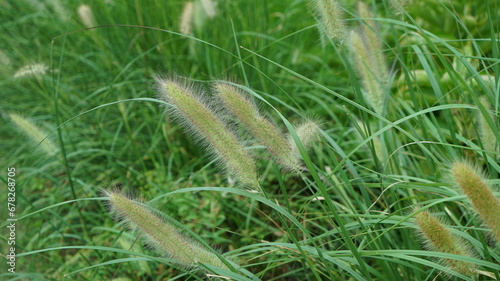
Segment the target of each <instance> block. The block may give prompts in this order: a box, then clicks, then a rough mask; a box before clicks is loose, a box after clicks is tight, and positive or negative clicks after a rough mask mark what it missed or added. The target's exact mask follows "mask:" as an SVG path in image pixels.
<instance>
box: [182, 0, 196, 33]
mask: <svg viewBox="0 0 500 281" xmlns="http://www.w3.org/2000/svg"><path fill="white" fill-rule="evenodd" d="M193 17H194V3H193V1H188V2H186V3H185V4H184V8H183V9H182V14H181V19H180V23H179V32H180V33H182V34H185V35H193V21H194V18H193Z"/></svg>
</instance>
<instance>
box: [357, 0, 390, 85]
mask: <svg viewBox="0 0 500 281" xmlns="http://www.w3.org/2000/svg"><path fill="white" fill-rule="evenodd" d="M358 16H359V17H360V18H361V19H362V20H363V22H362V23H361V25H360V31H361V33H362V34H363V39H364V40H365V41H366V42H365V45H366V46H368V47H369V50H370V51H369V55H370V56H369V60H370V63H369V66H370V69H371V72H372V74H373V75H374V76H375V78H376V80H377V82H378V84H379V85H380V87H381V88H382V91H385V90H386V89H387V83H388V81H389V69H388V67H387V61H386V59H385V55H384V45H383V43H382V40H381V39H380V37H379V36H380V32H379V29H378V27H377V23H376V22H375V21H374V20H370V19H369V18H374V17H375V15H374V14H373V13H372V12H371V10H370V8H369V7H368V5H367V4H366V3H365V2H361V1H360V2H358Z"/></svg>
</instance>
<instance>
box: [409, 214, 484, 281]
mask: <svg viewBox="0 0 500 281" xmlns="http://www.w3.org/2000/svg"><path fill="white" fill-rule="evenodd" d="M415 219H416V223H417V225H418V228H419V229H420V231H421V233H422V238H423V239H422V240H423V241H424V243H425V245H426V247H427V248H429V249H435V250H437V251H440V252H443V253H447V254H454V255H460V256H470V250H468V249H467V248H466V247H465V246H464V245H465V244H464V243H463V242H462V241H461V240H459V239H458V238H457V237H455V236H453V235H452V233H451V232H450V230H449V229H447V228H446V227H445V226H444V225H443V224H441V222H439V220H438V219H437V218H435V217H434V216H432V215H431V214H429V213H428V212H427V211H421V212H420V213H418V214H417V215H416V216H415ZM442 261H443V263H444V264H445V265H446V266H448V267H449V268H450V269H452V270H454V271H457V272H459V273H461V274H464V275H467V276H474V275H475V274H476V265H475V264H473V263H469V262H465V261H461V260H455V259H447V258H446V259H443V260H442Z"/></svg>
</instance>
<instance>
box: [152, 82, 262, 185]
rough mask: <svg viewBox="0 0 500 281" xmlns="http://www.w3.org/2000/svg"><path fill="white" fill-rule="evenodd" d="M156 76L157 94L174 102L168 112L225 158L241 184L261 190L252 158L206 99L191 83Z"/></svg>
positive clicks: (229, 168) (165, 99) (230, 171)
mask: <svg viewBox="0 0 500 281" xmlns="http://www.w3.org/2000/svg"><path fill="white" fill-rule="evenodd" d="M155 80H156V89H157V90H158V92H159V95H158V98H159V99H161V100H164V101H166V102H168V103H171V104H172V105H174V106H175V108H171V109H170V112H171V113H173V114H174V115H175V116H176V117H177V119H178V120H179V121H181V124H182V125H183V126H184V127H185V128H186V129H187V130H188V131H190V132H192V133H194V135H196V136H198V137H199V138H200V139H203V140H204V141H205V143H206V145H207V146H208V147H209V148H211V149H212V150H213V151H214V152H215V154H216V155H217V156H219V157H220V159H221V160H222V162H224V164H225V166H226V168H227V170H228V172H229V173H230V174H232V175H234V176H235V178H237V179H238V180H239V181H240V182H241V183H243V184H244V185H246V186H248V187H250V188H253V189H255V190H260V185H259V182H258V179H257V168H256V166H255V162H254V160H253V158H252V157H251V155H250V154H249V153H248V152H247V150H245V147H244V146H243V145H242V144H241V143H240V142H239V141H238V139H237V138H236V136H235V135H234V134H233V133H232V132H231V131H229V130H228V128H227V127H226V125H225V124H224V123H223V122H222V121H221V120H220V118H218V117H217V116H216V114H215V113H214V112H213V110H211V109H210V108H209V107H208V105H207V103H206V102H204V101H203V100H202V99H201V98H200V97H199V96H198V95H195V94H194V93H193V92H194V91H193V89H192V87H190V86H186V85H183V84H182V83H179V82H177V81H175V80H174V79H165V78H161V77H158V76H157V77H155Z"/></svg>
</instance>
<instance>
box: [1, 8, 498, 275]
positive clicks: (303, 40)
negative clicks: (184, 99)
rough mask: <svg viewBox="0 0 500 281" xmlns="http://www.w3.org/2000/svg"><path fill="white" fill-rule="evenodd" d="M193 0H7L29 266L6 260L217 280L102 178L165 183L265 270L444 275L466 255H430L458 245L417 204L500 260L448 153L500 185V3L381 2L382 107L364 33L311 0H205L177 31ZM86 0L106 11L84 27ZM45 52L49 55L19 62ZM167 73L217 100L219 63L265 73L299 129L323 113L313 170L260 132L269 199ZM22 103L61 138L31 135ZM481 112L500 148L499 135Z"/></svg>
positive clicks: (206, 230)
mask: <svg viewBox="0 0 500 281" xmlns="http://www.w3.org/2000/svg"><path fill="white" fill-rule="evenodd" d="M184 3H185V1H152V0H151V1H139V0H136V1H132V0H128V1H116V0H115V1H112V0H110V1H89V2H82V1H62V0H52V1H49V0H46V1H42V0H41V1H35V0H19V1H8V0H1V1H0V19H1V20H0V25H1V28H2V32H1V33H0V42H1V44H0V45H1V47H0V51H1V52H0V60H1V63H0V77H1V78H0V79H1V80H0V100H1V102H0V113H1V114H2V119H1V121H2V125H1V126H0V136H1V137H0V138H1V146H0V149H1V155H2V156H1V162H0V163H1V171H3V172H1V173H0V178H1V179H2V181H3V183H2V194H1V196H0V199H1V200H2V201H1V202H6V199H5V197H6V191H5V189H4V188H3V186H5V185H4V183H5V181H6V176H7V172H6V170H7V167H10V166H13V167H16V168H17V170H18V175H17V177H16V179H17V202H16V204H17V217H18V218H19V221H18V223H17V237H16V239H17V241H16V243H17V244H16V246H17V254H18V255H21V256H19V257H18V259H17V272H18V274H16V275H8V274H6V269H5V270H4V267H5V266H6V264H5V263H4V262H2V263H1V266H0V268H1V269H2V271H1V272H0V278H4V280H9V278H10V279H11V280H63V279H64V276H65V275H66V274H71V275H69V276H67V277H66V279H67V280H113V279H116V280H169V278H174V279H173V280H196V279H200V278H202V277H200V276H201V275H197V274H196V273H195V272H190V271H188V272H187V273H186V272H185V271H182V270H178V268H177V267H176V266H175V265H173V264H171V263H170V262H169V261H168V260H162V259H160V260H158V259H157V257H158V256H159V255H158V254H157V253H155V252H153V251H149V250H148V249H147V247H144V246H143V243H142V241H141V240H137V239H136V238H137V236H136V235H135V234H132V233H129V232H128V231H124V229H125V228H124V227H123V226H122V225H119V224H118V223H117V222H116V221H114V220H113V219H112V218H111V217H110V216H109V215H108V212H107V209H106V206H105V203H104V202H103V201H102V200H101V199H100V198H101V196H102V194H101V193H100V190H101V189H102V188H118V189H121V190H124V191H126V192H130V193H131V194H133V195H134V196H137V197H141V198H144V200H145V201H149V200H152V203H151V204H152V206H154V207H156V208H158V209H159V210H161V211H162V212H163V213H165V214H167V215H168V216H170V217H172V218H174V219H175V220H177V221H178V222H180V223H181V224H182V225H184V226H185V227H186V228H187V229H189V230H191V231H192V232H193V233H195V234H196V235H198V236H199V237H198V239H204V240H205V241H206V242H207V243H208V244H210V245H214V247H215V248H217V249H220V250H221V252H230V254H232V255H233V256H238V258H237V259H236V260H237V262H238V263H239V264H240V265H242V266H244V267H245V268H246V269H247V270H248V271H249V272H251V273H253V274H254V275H255V276H256V277H258V278H260V279H262V280H355V279H356V280H447V279H448V278H450V277H449V276H450V275H449V274H451V275H453V274H454V273H453V272H448V275H447V274H443V273H440V271H441V270H443V269H444V270H446V267H443V265H442V264H441V263H439V261H438V259H435V258H429V257H430V256H439V255H441V257H442V258H446V257H449V255H447V254H439V253H435V252H433V253H429V252H428V251H425V250H423V249H422V247H421V243H419V241H418V238H417V236H418V235H417V233H416V231H415V223H414V220H413V219H412V213H413V212H414V211H415V210H416V209H415V208H416V207H424V208H427V207H430V210H431V211H432V212H433V213H435V214H436V215H437V216H438V217H440V218H441V219H443V221H445V222H446V223H447V224H449V225H450V226H451V227H452V229H453V230H452V232H453V233H454V234H456V235H458V236H460V237H461V238H462V239H463V240H464V241H465V242H466V243H468V244H470V245H471V248H472V251H473V252H474V258H468V257H462V258H461V259H464V260H467V261H471V262H473V263H476V264H478V266H479V270H481V271H482V272H483V274H481V275H479V276H480V277H479V279H480V280H491V278H493V277H495V276H496V278H497V279H499V278H500V276H499V270H500V269H499V266H498V263H499V261H500V259H499V255H498V248H496V250H495V247H494V242H493V241H491V239H490V238H489V236H488V230H487V228H485V227H484V225H483V224H482V223H481V221H480V220H479V219H478V217H477V216H475V215H474V214H473V212H472V210H471V208H470V207H469V205H468V202H467V200H466V198H465V196H463V195H461V193H460V192H459V191H458V189H457V188H456V187H455V185H454V183H453V181H452V180H451V178H450V176H449V171H448V169H449V165H450V164H451V163H452V162H453V161H456V160H462V159H466V160H467V161H470V162H472V163H474V164H475V165H476V166H478V167H479V169H480V170H482V171H484V173H485V178H486V180H487V182H488V183H489V184H491V186H492V187H493V188H496V187H498V184H499V183H500V180H499V179H498V175H499V172H500V166H499V165H498V159H499V152H498V144H499V143H500V135H499V130H498V128H499V118H498V112H499V111H498V110H499V108H500V83H499V78H500V65H499V62H500V51H499V44H498V40H499V32H500V21H499V20H500V15H499V10H500V9H499V8H500V7H499V5H498V1H465V0H462V1H452V2H450V1H438V0H436V1H433V0H424V1H410V3H409V4H408V5H407V6H406V8H405V9H406V12H404V13H403V14H401V13H398V12H397V9H395V8H393V7H392V5H393V2H392V1H366V3H367V4H369V5H370V7H371V8H372V10H373V12H374V13H375V12H376V15H375V16H374V18H376V22H377V25H378V28H379V29H378V31H377V32H376V34H377V36H378V37H379V38H381V39H382V40H383V46H384V49H383V54H384V55H385V57H386V62H387V67H388V68H389V69H390V73H391V79H393V82H392V87H391V88H390V89H389V90H388V91H387V93H386V104H387V106H386V112H385V114H384V116H381V115H378V114H375V113H374V112H373V111H372V109H371V108H370V106H369V105H368V103H367V102H366V101H365V100H364V98H363V94H362V92H361V83H360V81H359V78H358V76H357V74H356V68H355V66H353V65H352V63H351V60H350V58H351V57H352V54H351V53H350V52H349V49H348V44H347V40H345V41H344V42H343V44H339V42H338V41H335V40H333V41H329V40H328V39H327V38H325V37H324V36H322V35H321V32H318V28H317V26H316V24H317V23H316V21H315V18H314V15H313V13H312V12H311V9H310V7H309V1H264V0H256V1H229V0H226V1H222V0H221V1H218V6H217V15H216V16H215V17H214V18H212V19H210V18H205V19H203V14H202V11H201V10H199V11H198V14H196V18H197V20H196V23H197V26H196V27H194V29H193V34H192V35H191V36H186V35H182V34H180V33H178V32H179V22H180V15H181V13H182V9H183V6H184ZM82 4H86V5H88V6H89V7H90V8H91V11H92V13H93V18H94V23H95V25H96V26H97V25H102V27H98V28H94V29H90V30H83V29H84V28H85V26H84V25H83V22H82V19H81V18H80V17H79V15H78V13H77V10H78V7H79V6H80V5H82ZM355 4H356V1H345V2H344V5H343V7H344V9H345V12H344V16H345V23H346V26H347V27H348V28H356V27H357V26H359V25H360V24H362V20H361V19H359V18H358V17H357V16H356V8H355ZM116 25H129V26H116ZM132 25H133V26H132ZM140 26H142V27H140ZM319 30H321V28H320V29H319ZM495 41H496V42H497V43H492V42H495ZM33 64H43V65H45V66H46V72H45V73H44V74H38V75H31V76H30V75H27V76H24V77H16V75H15V74H16V73H19V70H20V69H21V68H22V67H24V66H26V65H33ZM157 73H164V74H169V75H173V74H177V75H180V76H184V77H188V78H189V79H191V80H192V82H193V83H195V84H196V85H197V87H199V88H200V89H202V90H204V91H205V94H206V96H207V98H208V99H210V81H212V80H214V79H231V80H233V81H236V82H238V83H241V84H242V85H245V86H248V87H249V88H251V89H253V90H254V91H255V92H256V93H257V94H258V95H260V96H261V97H262V98H263V99H264V100H266V101H267V102H268V103H264V102H261V109H262V112H263V113H264V114H267V115H268V116H269V118H271V119H272V120H274V121H275V122H276V124H277V125H278V126H279V127H280V128H282V129H283V132H288V129H287V128H286V126H285V123H286V122H290V123H291V124H294V125H295V124H299V123H300V122H301V121H302V120H304V119H305V118H311V119H313V120H319V122H320V123H321V128H322V131H321V137H320V139H319V140H318V142H317V143H316V144H314V145H313V147H312V149H310V150H309V151H308V153H307V155H308V157H307V155H305V154H304V155H303V156H305V158H306V160H305V162H304V165H305V166H307V167H308V169H309V171H308V172H304V173H301V174H300V175H294V174H291V173H286V172H283V171H281V170H280V167H279V166H278V165H276V164H275V163H273V162H272V161H269V156H266V155H265V154H264V153H262V147H259V146H258V143H255V142H253V141H252V140H248V142H247V145H248V146H249V147H251V148H252V151H254V152H255V153H256V154H257V155H258V156H259V172H260V175H261V184H262V186H263V188H264V189H265V190H266V196H267V198H268V199H269V200H268V201H265V200H263V199H262V198H263V197H261V196H260V195H256V194H252V193H248V192H244V191H241V192H240V191H238V190H240V189H231V183H230V182H228V179H227V177H226V176H225V175H224V173H221V169H220V167H219V166H218V165H216V161H213V160H214V159H213V158H211V157H210V156H209V154H208V153H206V152H205V150H204V148H203V147H202V146H200V143H199V141H196V140H193V139H191V138H190V136H189V135H187V134H185V133H184V132H183V130H182V129H181V128H179V127H178V125H177V123H176V122H175V120H172V119H171V118H170V117H168V116H167V115H166V114H165V113H164V109H163V108H162V107H161V106H160V104H159V103H157V102H154V101H153V100H151V99H150V98H153V97H154V95H155V93H154V91H153V89H152V78H151V77H152V75H154V74H157ZM479 97H484V99H485V100H486V104H487V106H486V107H485V105H481V104H480V103H479ZM273 107H274V108H273ZM278 112H279V113H280V114H282V116H283V117H282V118H283V119H282V118H281V117H280V116H279V114H278ZM11 113H16V114H20V115H21V116H24V117H26V118H27V119H28V120H30V122H32V123H33V124H36V125H37V126H38V127H39V128H40V130H42V132H43V133H44V135H45V136H46V137H47V138H46V139H45V140H42V139H33V138H31V137H29V135H27V134H26V133H25V132H24V131H23V130H22V128H20V127H19V126H16V125H15V124H14V123H13V122H12V121H11V119H10V118H9V114H11ZM481 118H482V119H483V120H485V121H483V123H482V124H483V125H482V126H483V127H481V126H480V121H478V120H480V119H481ZM284 121H286V122H284ZM484 122H485V123H484ZM484 128H486V129H489V130H490V131H491V132H493V133H492V134H493V136H494V137H493V142H494V143H493V147H495V145H496V148H497V150H496V152H495V151H489V150H487V149H485V147H487V146H486V145H485V143H483V142H484V140H482V139H481V130H483V129H484ZM44 142H45V144H46V143H48V142H52V143H54V144H55V146H56V147H57V149H56V151H53V152H47V151H44V148H43V147H44ZM377 153H378V154H377ZM207 187H214V188H212V189H210V190H205V189H209V188H207ZM228 187H229V188H228ZM185 188H192V189H185ZM494 190H497V189H494ZM174 191H178V193H175V194H169V193H170V192H174ZM183 191H185V192H183ZM226 191H230V192H226ZM165 194H167V195H166V196H163V195H165ZM497 195H498V193H497ZM75 199H76V200H77V201H72V200H75ZM0 205H1V206H2V207H1V208H2V209H5V207H3V206H4V204H3V203H0ZM0 213H1V214H2V222H3V219H4V216H5V215H4V214H6V213H5V212H4V210H2V211H1V212H0ZM291 218H293V220H292V219H291ZM294 220H295V222H296V223H294ZM4 225H6V223H4V224H2V226H3V227H2V230H1V231H0V233H1V235H2V236H1V237H0V239H1V240H2V243H1V244H2V253H5V252H6V251H5V250H4V249H5V248H4V245H5V243H4V242H5V239H7V235H8V233H7V231H6V228H5V227H4ZM99 247H108V248H99ZM113 249H116V251H118V252H116V251H115V250H113ZM39 250H42V252H37V251H39ZM119 251H121V252H119ZM133 253H139V255H138V256H137V255H134V254H133ZM127 258H130V259H132V260H120V259H127ZM455 258H456V257H455ZM458 258H460V257H458ZM151 259H154V261H153V260H151ZM94 266H95V267H94ZM79 270H82V271H79ZM75 271H78V272H76V273H75ZM455 275H456V273H455ZM175 276H177V277H175ZM16 278H17V279H16ZM120 278H122V279H120ZM175 278H177V279H175ZM238 278H240V279H238ZM458 278H463V279H465V280H470V279H468V277H465V276H458ZM235 279H237V280H245V279H243V277H241V276H240V277H235Z"/></svg>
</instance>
